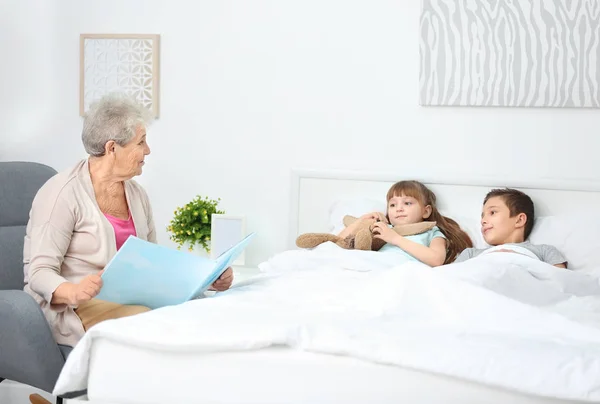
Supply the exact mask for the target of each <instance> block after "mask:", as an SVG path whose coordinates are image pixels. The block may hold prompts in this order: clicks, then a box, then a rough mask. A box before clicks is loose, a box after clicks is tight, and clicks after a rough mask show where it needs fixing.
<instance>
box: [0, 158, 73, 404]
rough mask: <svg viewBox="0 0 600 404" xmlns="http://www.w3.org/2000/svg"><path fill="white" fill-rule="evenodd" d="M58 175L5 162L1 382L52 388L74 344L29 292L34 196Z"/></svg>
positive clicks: (1, 175) (0, 235)
mask: <svg viewBox="0 0 600 404" xmlns="http://www.w3.org/2000/svg"><path fill="white" fill-rule="evenodd" d="M54 174H56V171H55V170H54V169H52V168H50V167H48V166H45V165H42V164H37V163H27V162H0V324H1V326H0V382H2V380H4V379H8V380H13V381H16V382H19V383H24V384H28V385H30V386H34V387H37V388H39V389H42V390H44V391H47V392H52V390H53V389H54V384H55V383H56V380H57V379H58V375H59V374H60V371H61V369H62V367H63V365H64V363H65V359H66V358H67V355H68V354H69V352H71V350H72V348H71V347H67V346H62V345H58V344H57V343H56V341H55V340H54V338H53V337H52V333H51V332H50V327H49V325H48V323H47V322H46V319H45V318H44V315H43V314H42V311H41V309H40V307H39V306H38V304H37V303H36V302H35V300H34V299H33V298H32V297H31V296H29V295H28V294H27V293H25V292H23V282H24V280H23V241H24V236H25V227H26V225H27V221H28V219H29V210H30V208H31V203H32V201H33V198H34V196H35V194H36V193H37V191H38V190H39V189H40V187H41V186H42V185H43V184H44V183H45V182H46V181H47V180H48V179H49V178H50V177H52V176H53V175H54ZM60 403H62V398H60V397H59V398H58V399H57V404H60Z"/></svg>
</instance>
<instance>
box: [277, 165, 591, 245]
mask: <svg viewBox="0 0 600 404" xmlns="http://www.w3.org/2000/svg"><path fill="white" fill-rule="evenodd" d="M401 179H415V180H418V181H421V182H423V183H424V184H426V185H427V186H428V187H429V188H430V189H431V190H432V191H433V192H434V193H435V194H436V197H437V201H438V205H439V206H438V207H439V209H440V211H441V212H442V213H443V214H444V215H446V216H449V217H452V218H469V221H470V220H471V218H472V220H473V221H476V220H478V218H479V216H480V214H481V205H482V202H483V198H484V196H485V195H486V194H487V193H488V192H489V191H490V190H491V189H492V188H504V187H510V188H516V189H519V190H521V191H523V192H525V193H527V194H528V195H529V196H531V198H532V199H533V201H534V203H535V208H536V216H550V215H560V214H569V213H575V212H578V211H590V210H597V209H598V208H599V207H600V182H585V181H584V182H575V181H566V182H557V181H551V180H540V181H535V183H531V182H523V181H519V180H511V181H505V182H502V183H501V182H499V181H498V180H497V179H486V178H479V179H457V178H436V179H432V178H418V177H410V178H407V177H406V176H401V175H394V174H386V173H365V172H352V171H316V170H304V169H295V170H293V171H292V206H291V223H290V240H289V242H290V247H293V246H294V245H295V240H296V237H297V236H298V235H299V234H302V233H310V232H330V231H331V229H330V227H329V210H330V208H331V206H332V205H333V204H334V203H335V202H336V201H338V200H340V199H348V198H361V197H362V198H372V199H377V198H380V199H381V200H382V201H383V202H385V195H386V194H387V191H388V189H389V188H390V186H391V185H392V184H393V183H394V182H396V181H399V180H401ZM365 213H366V212H365ZM459 224H461V226H463V223H460V222H459Z"/></svg>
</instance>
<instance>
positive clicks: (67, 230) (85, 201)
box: [23, 160, 156, 346]
mask: <svg viewBox="0 0 600 404" xmlns="http://www.w3.org/2000/svg"><path fill="white" fill-rule="evenodd" d="M125 194H126V197H127V204H128V205H129V210H130V211H131V216H132V218H133V222H134V225H135V230H136V233H137V236H138V237H139V238H141V239H144V240H148V241H151V242H153V243H155V242H156V232H155V228H154V222H153V219H152V209H151V207H150V203H149V201H148V196H147V195H146V192H145V191H144V189H143V188H142V187H141V186H140V185H139V184H137V183H136V182H135V181H133V180H129V181H125ZM116 252H117V247H116V240H115V233H114V229H113V227H112V225H111V224H110V222H109V221H108V220H107V219H106V217H105V216H104V214H103V213H102V212H101V211H100V208H99V207H98V203H97V202H96V197H95V194H94V188H93V186H92V180H91V178H90V172H89V166H88V160H83V161H81V162H79V164H77V165H76V166H75V167H74V168H72V169H70V170H67V171H64V172H61V173H59V174H56V175H55V176H54V177H52V178H51V179H50V180H48V182H46V184H44V185H43V186H42V188H41V189H40V190H39V192H38V193H37V195H36V196H35V199H34V200H33V204H32V206H31V211H30V213H29V223H28V224H27V233H26V236H25V245H24V249H23V263H24V264H25V265H24V274H25V288H24V290H25V291H26V292H27V293H29V294H30V295H31V296H33V298H34V299H35V300H36V301H37V302H38V303H39V305H40V307H41V308H42V311H43V312H44V315H45V316H46V319H47V320H48V323H49V324H50V328H51V329H52V334H53V335H54V338H55V339H56V341H57V342H58V343H59V344H64V345H70V346H75V344H76V343H77V342H78V341H79V340H80V339H81V337H83V334H84V329H83V325H82V324H81V321H80V320H79V317H78V316H77V314H75V312H74V309H75V308H76V307H70V306H68V305H51V304H50V303H49V302H50V301H51V300H52V294H53V293H54V291H55V290H56V288H57V287H58V286H59V285H60V284H61V283H63V282H72V283H77V282H79V281H80V280H81V279H83V278H84V277H86V276H87V275H90V274H94V273H97V272H98V271H100V270H102V269H103V268H104V267H105V266H106V264H107V263H108V261H109V260H110V259H111V258H112V257H113V256H114V255H115V254H116Z"/></svg>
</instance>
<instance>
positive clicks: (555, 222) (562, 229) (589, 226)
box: [529, 213, 600, 272]
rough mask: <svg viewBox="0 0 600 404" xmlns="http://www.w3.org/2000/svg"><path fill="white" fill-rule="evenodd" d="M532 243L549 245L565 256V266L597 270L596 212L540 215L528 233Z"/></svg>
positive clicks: (599, 231) (599, 237) (599, 220)
mask: <svg viewBox="0 0 600 404" xmlns="http://www.w3.org/2000/svg"><path fill="white" fill-rule="evenodd" d="M529 241H530V242H531V243H532V244H550V245H552V246H554V247H556V248H558V250H559V251H560V252H561V253H563V255H564V256H565V257H566V258H567V261H568V267H569V269H573V270H581V271H586V272H593V271H598V270H599V269H600V216H598V215H597V214H596V213H587V214H586V213H577V214H571V215H557V216H540V217H538V218H536V219H535V224H534V226H533V231H532V232H531V235H530V236H529Z"/></svg>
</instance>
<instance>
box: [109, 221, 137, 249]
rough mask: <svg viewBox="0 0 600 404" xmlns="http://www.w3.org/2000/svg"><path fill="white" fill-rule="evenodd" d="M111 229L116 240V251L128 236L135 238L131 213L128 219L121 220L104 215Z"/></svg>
mask: <svg viewBox="0 0 600 404" xmlns="http://www.w3.org/2000/svg"><path fill="white" fill-rule="evenodd" d="M104 216H106V218H107V219H108V221H109V222H110V224H112V227H113V228H114V229H115V239H116V240H117V251H118V250H119V249H120V248H121V246H122V245H123V243H124V242H125V241H126V240H127V239H128V238H129V236H137V233H136V232H135V225H134V224H133V218H132V217H131V213H130V214H129V219H127V220H123V219H119V218H118V217H114V216H111V215H107V214H106V213H105V214H104Z"/></svg>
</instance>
